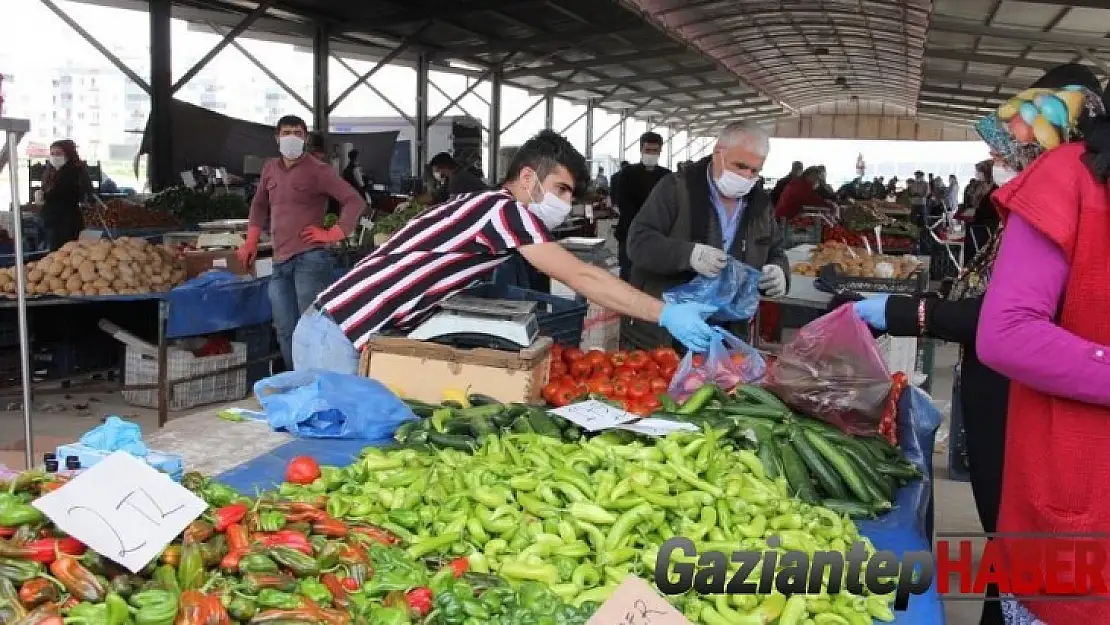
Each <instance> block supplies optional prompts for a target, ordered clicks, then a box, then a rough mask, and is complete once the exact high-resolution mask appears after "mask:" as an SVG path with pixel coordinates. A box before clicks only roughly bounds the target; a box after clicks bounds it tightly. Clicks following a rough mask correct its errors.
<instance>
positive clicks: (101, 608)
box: [65, 601, 108, 625]
mask: <svg viewBox="0 0 1110 625" xmlns="http://www.w3.org/2000/svg"><path fill="white" fill-rule="evenodd" d="M65 620H66V622H67V623H78V624H80V625H104V624H105V623H107V622H108V605H107V604H105V603H88V602H84V601H82V602H81V603H78V604H77V605H75V606H73V607H72V608H70V609H69V611H67V612H66V619H65Z"/></svg>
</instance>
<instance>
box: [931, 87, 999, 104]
mask: <svg viewBox="0 0 1110 625" xmlns="http://www.w3.org/2000/svg"><path fill="white" fill-rule="evenodd" d="M1011 91H1012V92H1013V93H1017V91H1018V90H1016V89H1013V90H1011ZM926 93H931V94H934V95H940V96H954V97H957V98H979V99H982V100H987V101H988V102H1003V101H1005V100H1007V99H1009V98H1010V96H1011V95H1012V94H1011V93H1007V92H1003V93H997V92H994V91H973V90H971V89H952V88H951V87H937V86H936V85H930V84H928V83H924V84H922V85H921V95H922V96H924V94H926Z"/></svg>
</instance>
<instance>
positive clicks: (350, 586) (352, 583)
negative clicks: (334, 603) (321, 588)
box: [339, 577, 362, 592]
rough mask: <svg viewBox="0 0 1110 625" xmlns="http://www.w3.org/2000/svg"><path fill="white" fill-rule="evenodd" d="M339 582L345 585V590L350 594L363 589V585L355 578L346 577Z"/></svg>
mask: <svg viewBox="0 0 1110 625" xmlns="http://www.w3.org/2000/svg"><path fill="white" fill-rule="evenodd" d="M339 581H340V582H342V583H343V588H344V589H346V590H348V591H350V592H358V591H359V590H360V589H362V584H360V583H359V582H358V580H357V579H355V578H353V577H344V578H343V579H341V580H339Z"/></svg>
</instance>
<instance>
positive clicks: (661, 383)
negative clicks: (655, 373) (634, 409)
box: [651, 378, 670, 393]
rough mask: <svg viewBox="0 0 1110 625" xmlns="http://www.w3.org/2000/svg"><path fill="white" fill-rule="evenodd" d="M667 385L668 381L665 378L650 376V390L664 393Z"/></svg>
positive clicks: (668, 384)
mask: <svg viewBox="0 0 1110 625" xmlns="http://www.w3.org/2000/svg"><path fill="white" fill-rule="evenodd" d="M669 386H670V383H669V382H667V381H666V380H664V379H663V378H652V379H651V392H652V393H666V392H667V387H669Z"/></svg>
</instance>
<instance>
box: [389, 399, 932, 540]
mask: <svg viewBox="0 0 1110 625" xmlns="http://www.w3.org/2000/svg"><path fill="white" fill-rule="evenodd" d="M658 399H659V402H660V403H661V404H664V405H666V409H663V410H658V411H656V412H655V413H654V414H652V416H653V417H658V418H664V419H669V420H673V421H682V422H686V423H692V424H695V425H697V426H699V427H701V428H703V429H707V430H710V431H712V432H715V433H716V435H717V436H720V437H723V438H727V439H729V440H731V442H732V444H733V445H735V446H736V447H737V448H739V449H748V450H751V451H756V452H758V455H759V458H760V460H761V462H762V463H763V470H764V474H765V475H767V476H769V477H771V478H778V477H783V478H785V479H786V481H787V483H788V485H789V489H790V493H791V494H792V495H793V496H795V497H798V498H800V499H801V500H803V501H805V502H807V503H818V502H820V503H821V504H822V505H824V506H825V507H827V508H831V509H834V510H837V511H838V512H842V513H844V514H847V515H849V516H851V517H853V518H865V517H873V516H875V515H877V514H880V513H883V512H886V511H887V510H890V508H891V505H892V504H893V502H894V499H895V492H896V491H897V489H898V488H900V487H902V486H904V485H906V484H907V483H909V482H911V481H914V480H916V479H918V478H920V477H921V474H920V473H919V472H918V471H917V469H916V468H915V467H914V466H913V465H912V464H910V463H909V462H908V461H907V460H906V459H905V458H904V457H903V456H902V453H901V452H900V451H899V450H898V448H897V447H894V446H892V445H890V444H889V443H888V442H887V441H886V440H885V439H884V438H883V437H881V436H875V437H867V438H859V437H853V436H850V435H848V434H845V433H844V432H841V431H840V430H838V429H836V428H835V427H833V426H831V425H829V424H827V423H825V422H823V421H820V420H817V419H813V418H810V417H807V416H804V415H801V414H797V413H795V412H794V411H792V410H791V409H790V408H789V407H787V406H786V405H785V404H783V403H782V401H780V400H779V399H778V398H777V397H775V396H774V395H772V394H771V393H769V392H767V391H766V390H764V389H762V388H759V387H756V386H750V385H740V386H738V387H736V389H735V390H734V392H733V393H731V394H727V393H724V392H723V391H721V390H720V389H718V388H716V387H714V386H713V385H706V386H703V387H702V388H701V389H699V390H698V391H696V392H695V393H694V394H693V395H691V396H690V398H689V399H687V400H686V401H685V402H682V403H681V404H676V403H675V402H674V401H673V400H672V399H671V398H669V397H668V396H667V395H665V394H662V395H660V396H659V398H658ZM469 400H470V401H467V402H466V403H465V404H462V405H460V404H459V403H458V402H457V401H451V402H449V403H445V404H442V405H439V406H432V405H428V404H424V403H422V402H416V401H412V400H407V401H408V403H409V406H410V407H411V408H412V410H413V412H414V413H416V414H417V415H418V416H419V417H421V419H420V420H419V421H415V422H411V423H406V424H404V425H402V426H401V427H400V428H399V429H398V430H397V433H396V435H395V439H396V440H397V442H398V443H400V444H402V445H403V446H405V447H407V448H410V449H417V450H425V449H428V448H432V449H454V450H460V451H467V450H470V451H473V450H475V449H478V448H479V447H481V446H482V445H485V444H486V442H487V441H488V440H489V439H490V437H493V436H498V435H509V434H532V433H535V434H539V435H542V436H546V437H550V438H555V439H560V440H561V441H563V442H566V443H573V442H577V441H579V440H580V439H583V438H590V437H591V436H592V435H591V434H590V433H588V432H585V431H582V430H581V429H580V428H578V426H576V425H574V424H573V423H571V422H569V421H567V420H566V419H563V418H562V417H559V416H557V415H554V414H551V413H548V412H547V411H546V410H544V409H543V408H538V407H535V406H526V405H524V404H500V403H496V402H494V401H492V400H489V398H485V397H482V396H471V397H470V398H469ZM889 408H890V409H891V410H893V409H894V407H893V406H891V407H889ZM606 437H608V438H609V439H614V438H619V439H621V440H626V441H629V442H631V441H633V440H648V441H650V440H651V439H647V438H643V437H639V436H638V435H635V434H632V433H630V432H620V433H608V434H606Z"/></svg>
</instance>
